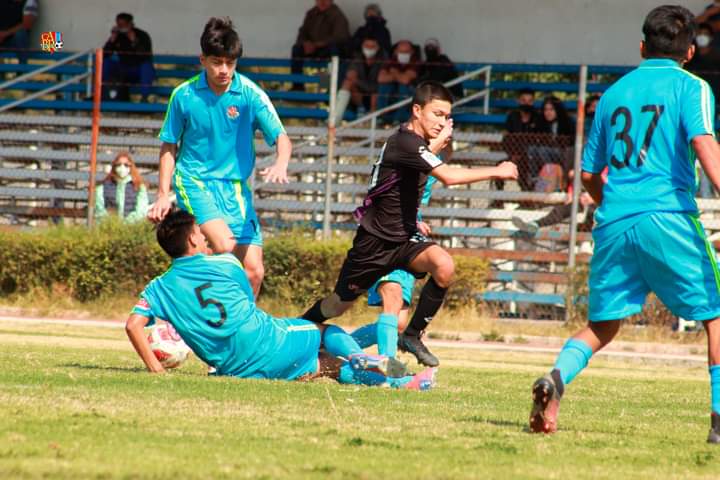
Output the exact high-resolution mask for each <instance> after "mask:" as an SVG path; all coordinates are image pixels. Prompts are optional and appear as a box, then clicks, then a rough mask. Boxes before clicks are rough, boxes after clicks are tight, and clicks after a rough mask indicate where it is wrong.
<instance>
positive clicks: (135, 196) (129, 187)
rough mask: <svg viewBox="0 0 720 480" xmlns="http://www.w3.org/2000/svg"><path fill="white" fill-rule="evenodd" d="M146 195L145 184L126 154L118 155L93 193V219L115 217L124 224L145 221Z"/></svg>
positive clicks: (146, 209) (130, 158)
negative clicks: (112, 215)
mask: <svg viewBox="0 0 720 480" xmlns="http://www.w3.org/2000/svg"><path fill="white" fill-rule="evenodd" d="M147 211H148V195H147V187H146V185H145V180H143V178H142V176H141V175H140V172H139V171H138V169H137V168H136V167H135V162H133V159H132V157H131V156H130V154H129V153H128V152H121V153H119V154H118V155H117V156H116V157H115V160H113V161H112V168H111V170H110V173H108V174H107V176H106V177H105V179H104V180H103V181H102V183H100V185H98V187H97V190H96V191H95V216H96V218H98V219H101V218H106V217H108V216H110V214H111V213H114V214H116V215H117V216H118V217H120V218H121V219H123V221H124V222H126V223H134V222H137V221H141V220H142V219H144V218H145V215H146V214H147Z"/></svg>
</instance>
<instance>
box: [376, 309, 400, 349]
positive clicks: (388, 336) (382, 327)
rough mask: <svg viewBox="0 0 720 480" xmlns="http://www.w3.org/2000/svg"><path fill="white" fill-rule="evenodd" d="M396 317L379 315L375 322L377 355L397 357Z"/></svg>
mask: <svg viewBox="0 0 720 480" xmlns="http://www.w3.org/2000/svg"><path fill="white" fill-rule="evenodd" d="M397 343H398V316H397V315H394V314H392V313H381V314H380V316H379V317H378V321H377V344H378V353H379V354H380V355H385V356H387V357H396V356H397Z"/></svg>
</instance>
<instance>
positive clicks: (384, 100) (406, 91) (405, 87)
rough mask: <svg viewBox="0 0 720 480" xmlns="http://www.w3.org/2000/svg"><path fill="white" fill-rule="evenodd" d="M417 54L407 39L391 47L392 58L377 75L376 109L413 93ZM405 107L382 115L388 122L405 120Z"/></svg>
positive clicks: (406, 113) (416, 75)
mask: <svg viewBox="0 0 720 480" xmlns="http://www.w3.org/2000/svg"><path fill="white" fill-rule="evenodd" d="M418 61H419V58H418V55H417V51H416V49H415V47H414V46H413V44H412V43H410V41H409V40H400V41H399V42H398V43H397V44H395V48H394V49H393V56H392V60H391V61H390V62H388V63H386V64H385V65H384V66H383V68H382V69H381V70H380V74H379V75H378V99H377V108H378V110H380V109H383V108H385V107H387V106H388V105H391V104H393V103H396V102H398V101H400V100H402V99H403V98H406V97H410V96H412V94H413V85H415V81H416V80H417V78H418V67H419V65H418ZM407 117H408V110H407V108H399V109H397V110H395V111H392V112H389V113H387V114H385V115H383V116H382V118H381V119H382V120H383V121H384V122H388V123H399V122H403V121H405V120H407Z"/></svg>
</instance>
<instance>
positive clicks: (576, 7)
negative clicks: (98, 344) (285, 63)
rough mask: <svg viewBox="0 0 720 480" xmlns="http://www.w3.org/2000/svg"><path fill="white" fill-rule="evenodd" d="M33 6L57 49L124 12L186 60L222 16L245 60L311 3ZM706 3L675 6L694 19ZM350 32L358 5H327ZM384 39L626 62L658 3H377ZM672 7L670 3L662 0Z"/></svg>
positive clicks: (470, 57)
mask: <svg viewBox="0 0 720 480" xmlns="http://www.w3.org/2000/svg"><path fill="white" fill-rule="evenodd" d="M40 1H41V9H42V14H41V19H40V21H39V22H38V25H37V26H36V29H35V32H34V33H35V37H36V38H37V39H38V42H37V43H38V46H39V33H40V32H42V31H49V30H52V31H60V32H62V33H63V40H64V42H65V48H66V49H68V50H82V49H85V48H91V47H93V46H99V45H102V43H103V42H104V41H105V39H106V38H107V36H108V35H109V32H110V28H111V26H112V24H113V23H114V17H115V14H116V13H118V12H120V11H127V12H129V13H132V14H133V15H134V16H135V23H136V25H137V26H138V27H139V28H142V29H144V30H146V31H148V32H149V33H150V35H151V36H152V39H153V44H154V50H155V51H156V52H158V53H177V54H196V53H198V52H199V48H200V47H199V37H200V33H201V31H202V26H203V24H204V22H205V21H206V20H207V18H208V17H210V16H212V15H228V16H230V17H231V18H232V19H233V21H234V22H235V23H236V25H237V26H238V29H239V32H240V35H241V38H242V40H243V42H244V45H245V52H246V55H247V56H259V57H289V55H290V47H291V45H292V43H293V42H294V40H295V37H296V35H297V29H298V27H299V26H300V24H301V22H302V18H303V15H304V12H305V11H306V10H307V9H308V8H309V7H310V6H312V5H313V4H314V2H313V0H241V1H238V0H209V1H205V2H198V1H197V0H152V1H150V0H123V2H120V3H119V2H109V1H106V0H105V1H103V0H101V1H97V0H63V1H54V0H53V1H51V0H40ZM708 1H709V0H687V1H685V2H682V3H683V4H685V5H686V6H687V7H688V8H690V9H691V10H692V11H693V12H694V13H698V12H700V11H701V10H702V9H703V7H704V6H705V5H706V4H707V3H708ZM336 3H337V4H338V5H340V7H341V8H342V9H343V10H344V11H345V14H346V15H347V16H348V18H349V20H350V26H351V30H352V31H354V30H355V28H357V26H358V25H359V24H360V23H362V11H363V7H364V5H365V4H366V3H369V2H365V1H359V0H336ZM379 3H380V4H381V6H382V8H383V9H384V13H385V17H386V18H387V19H388V26H389V28H390V29H391V32H392V34H393V39H395V40H398V39H401V38H409V39H410V40H412V41H414V42H418V43H421V42H423V41H424V40H425V39H426V38H429V37H436V38H438V39H439V40H440V42H441V43H442V45H443V46H444V49H445V52H446V53H447V54H448V55H449V56H450V57H451V58H453V59H454V60H456V61H481V62H485V61H487V62H509V63H571V64H578V63H588V64H618V65H632V64H635V63H637V62H638V61H639V54H638V48H637V45H638V42H639V40H640V38H641V33H640V28H641V25H642V21H643V19H644V17H645V15H646V14H647V12H648V11H649V10H650V9H651V8H653V7H655V6H657V5H660V4H662V3H667V2H663V1H662V0H661V1H658V0H632V1H628V0H533V1H531V2H530V1H528V0H440V1H437V0H385V1H381V2H379ZM670 3H672V2H670Z"/></svg>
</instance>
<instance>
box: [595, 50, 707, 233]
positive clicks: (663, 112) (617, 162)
mask: <svg viewBox="0 0 720 480" xmlns="http://www.w3.org/2000/svg"><path fill="white" fill-rule="evenodd" d="M714 118H715V101H714V98H713V94H712V91H711V90H710V87H709V86H708V84H707V82H705V81H704V80H702V79H701V78H699V77H696V76H695V75H693V74H691V73H689V72H687V71H686V70H683V69H682V68H681V67H680V65H679V64H678V63H677V62H675V61H674V60H670V59H650V60H646V61H644V62H642V63H641V64H640V65H639V66H638V68H636V69H635V70H633V71H632V72H630V73H628V74H627V75H625V76H624V77H622V78H621V79H620V80H618V81H617V82H616V83H615V84H614V85H613V86H612V87H610V88H609V89H608V90H607V92H605V93H604V94H603V96H602V97H601V98H600V102H599V103H598V106H597V111H596V113H595V120H594V122H593V125H592V128H591V131H590V136H589V138H588V141H587V145H586V146H585V151H584V154H583V164H582V169H583V171H586V172H592V173H600V172H602V170H603V169H604V168H605V167H606V166H607V167H608V168H609V170H608V179H607V184H606V185H605V187H604V189H603V201H602V204H601V205H600V207H599V208H598V210H597V212H596V213H595V221H596V227H595V231H594V232H593V235H594V236H595V240H596V241H597V240H599V239H605V238H610V237H613V236H614V235H616V234H618V233H620V232H623V231H626V230H627V228H629V227H631V226H632V225H633V224H634V223H635V222H637V221H639V220H640V219H641V218H642V216H643V215H646V214H649V213H653V212H661V211H662V212H687V213H691V214H694V213H697V204H696V203H695V188H696V187H695V185H696V181H695V154H694V151H693V149H692V147H691V145H690V142H691V141H692V139H693V138H694V137H696V136H698V135H713V134H714V129H713V121H714Z"/></svg>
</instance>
